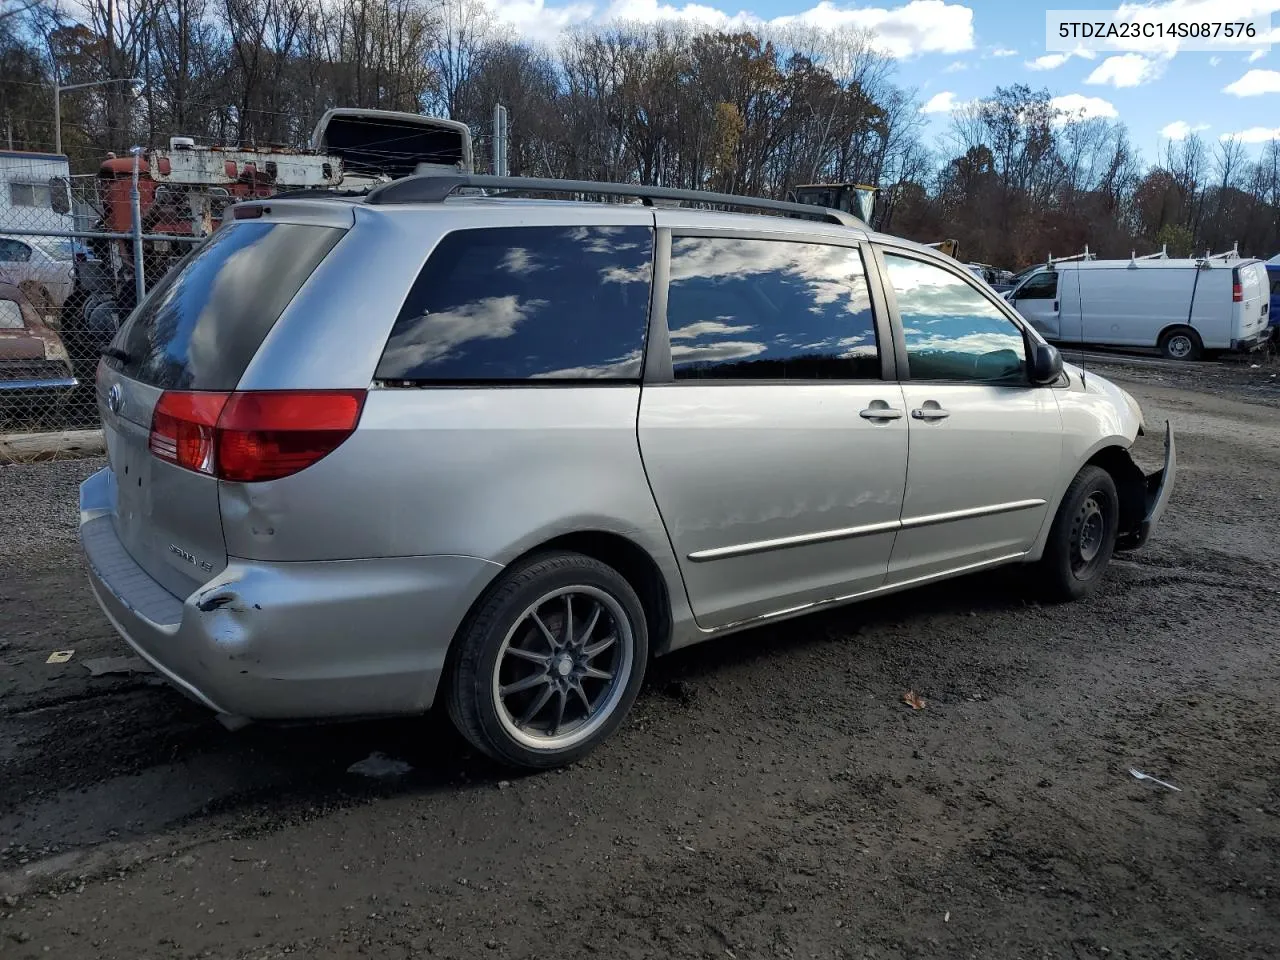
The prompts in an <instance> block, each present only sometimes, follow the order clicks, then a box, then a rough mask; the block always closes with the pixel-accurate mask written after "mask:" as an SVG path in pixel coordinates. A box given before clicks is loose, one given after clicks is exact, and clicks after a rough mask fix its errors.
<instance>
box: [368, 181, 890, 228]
mask: <svg viewBox="0 0 1280 960" xmlns="http://www.w3.org/2000/svg"><path fill="white" fill-rule="evenodd" d="M464 187H478V188H480V189H483V190H503V191H519V192H522V193H588V194H597V195H600V196H612V197H634V198H636V199H638V200H640V201H642V202H643V203H644V204H645V206H653V201H655V200H667V201H680V202H685V203H706V204H714V205H715V206H721V207H743V208H746V209H753V210H764V211H767V212H770V213H781V214H786V215H788V216H793V217H808V218H809V219H817V220H825V221H826V222H828V223H838V224H840V225H841V226H845V227H863V228H865V227H866V224H865V223H863V222H862V221H861V220H859V219H858V218H857V217H855V216H853V215H852V214H848V213H845V212H844V211H843V210H832V209H829V208H828V207H819V206H815V205H813V204H809V203H791V202H789V201H786V200H765V199H762V198H760V197H741V196H738V195H736V194H731V193H708V192H704V191H702V190H681V189H677V188H675V187H647V186H639V185H633V184H626V183H605V182H598V181H595V180H552V179H545V178H542V177H492V176H483V175H479V174H463V175H458V176H451V175H447V174H437V175H433V174H422V175H419V176H412V177H401V178H400V179H399V180H392V181H391V182H390V183H384V184H380V185H378V186H376V187H374V188H373V189H372V190H370V191H369V193H368V195H367V196H366V197H365V202H366V203H370V204H385V203H440V202H442V201H443V200H445V199H446V198H447V197H448V196H449V195H450V194H452V193H453V192H454V191H456V190H460V189H462V188H464Z"/></svg>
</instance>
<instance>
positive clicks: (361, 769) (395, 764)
mask: <svg viewBox="0 0 1280 960" xmlns="http://www.w3.org/2000/svg"><path fill="white" fill-rule="evenodd" d="M412 769H413V767H411V766H409V764H407V763H405V762H404V761H403V760H396V759H395V758H394V757H388V756H387V755H386V754H385V753H379V752H378V751H376V750H375V751H374V752H373V753H371V754H369V755H368V756H367V757H365V758H364V759H363V760H357V761H356V762H355V763H353V764H352V765H351V766H349V767H347V773H358V774H359V775H360V776H362V777H375V778H378V779H384V778H387V777H403V776H404V775H405V774H406V773H408V772H409V771H411V770H412Z"/></svg>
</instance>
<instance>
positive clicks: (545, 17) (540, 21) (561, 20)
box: [489, 0, 595, 42]
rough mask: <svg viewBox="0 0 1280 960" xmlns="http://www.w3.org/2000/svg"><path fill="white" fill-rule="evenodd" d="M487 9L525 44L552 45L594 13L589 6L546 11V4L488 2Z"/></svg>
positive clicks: (538, 1) (530, 0)
mask: <svg viewBox="0 0 1280 960" xmlns="http://www.w3.org/2000/svg"><path fill="white" fill-rule="evenodd" d="M489 9H490V10H491V11H492V12H493V15H494V16H495V17H496V18H497V19H498V20H499V21H501V22H503V23H505V24H507V25H508V26H511V27H514V28H515V30H516V31H518V32H519V34H520V36H522V37H524V38H525V39H528V40H538V41H543V42H551V41H554V40H555V39H556V38H557V37H559V36H560V34H561V33H563V32H564V31H565V30H567V29H569V28H570V27H575V26H578V25H579V24H583V23H586V22H587V21H588V20H590V19H591V15H592V14H593V13H594V12H595V7H593V6H592V5H591V4H589V3H570V4H567V5H565V6H563V7H549V6H547V4H546V0H492V2H491V3H490V4H489Z"/></svg>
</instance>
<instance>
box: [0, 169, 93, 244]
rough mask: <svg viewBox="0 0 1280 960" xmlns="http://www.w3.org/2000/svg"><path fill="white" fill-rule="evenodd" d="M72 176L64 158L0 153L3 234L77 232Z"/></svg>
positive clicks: (0, 228)
mask: <svg viewBox="0 0 1280 960" xmlns="http://www.w3.org/2000/svg"><path fill="white" fill-rule="evenodd" d="M70 176H71V166H70V164H69V163H68V161H67V158H66V157H64V156H62V155H61V154H57V153H28V152H26V151H24V150H0V233H4V232H5V231H6V230H47V231H49V232H50V233H63V232H67V231H70V230H74V229H75V226H74V222H75V221H74V218H73V217H72V216H71V213H70V211H71V187H70V179H69V178H70Z"/></svg>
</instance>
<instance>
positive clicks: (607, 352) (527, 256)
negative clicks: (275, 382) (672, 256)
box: [377, 226, 653, 382]
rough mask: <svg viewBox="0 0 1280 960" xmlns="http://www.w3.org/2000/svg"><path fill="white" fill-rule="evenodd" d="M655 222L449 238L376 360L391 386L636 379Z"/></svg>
mask: <svg viewBox="0 0 1280 960" xmlns="http://www.w3.org/2000/svg"><path fill="white" fill-rule="evenodd" d="M652 262H653V231H652V229H651V228H648V227H594V226H583V227H500V228H486V229H471V230H458V231H454V232H453V233H450V234H449V235H447V236H446V237H444V238H443V239H442V240H441V241H440V243H439V244H438V245H437V247H436V249H435V250H434V251H433V252H432V254H431V257H430V258H429V259H428V261H427V264H426V266H424V267H423V269H422V272H421V273H420V274H419V275H418V278H417V280H416V281H415V282H414V285H413V289H412V290H411V291H410V293H409V296H408V298H407V299H406V301H405V305H404V307H403V308H402V309H401V312H400V316H399V317H398V318H397V319H396V323H395V327H394V328H393V330H392V334H391V337H390V340H389V342H388V344H387V348H386V350H385V351H384V353H383V356H382V360H381V362H380V363H379V364H378V373H377V376H378V378H379V379H382V380H409V381H415V380H419V381H428V382H430V381H479V382H485V381H500V382H506V381H520V380H541V381H545V380H587V379H635V378H637V377H639V375H640V369H641V365H642V356H641V351H642V346H643V343H644V335H645V327H646V325H647V322H648V310H649V287H650V274H651V272H652Z"/></svg>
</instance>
